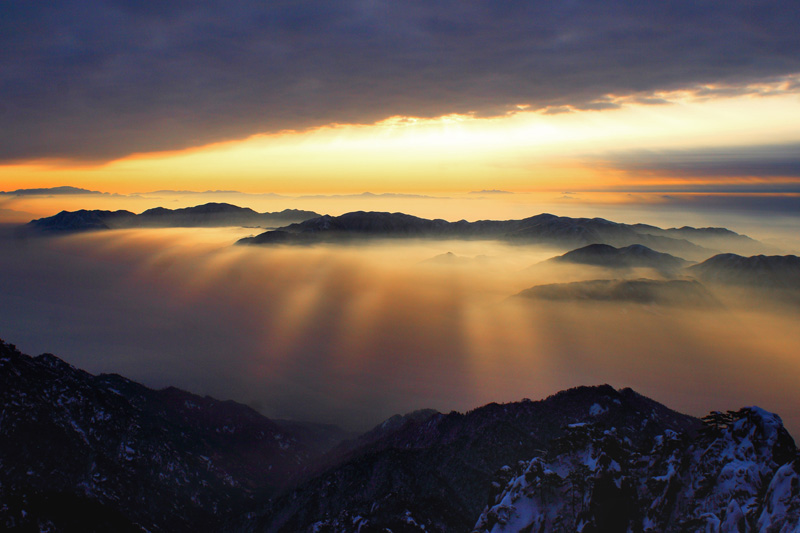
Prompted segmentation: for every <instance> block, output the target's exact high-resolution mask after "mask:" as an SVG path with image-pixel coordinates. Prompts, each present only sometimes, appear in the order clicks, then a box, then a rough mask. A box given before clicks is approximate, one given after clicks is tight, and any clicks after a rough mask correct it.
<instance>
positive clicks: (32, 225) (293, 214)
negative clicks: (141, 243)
mask: <svg viewBox="0 0 800 533" xmlns="http://www.w3.org/2000/svg"><path fill="white" fill-rule="evenodd" d="M318 216H319V214H318V213H314V212H313V211H302V210H298V209H284V210H283V211H277V212H274V213H258V212H256V211H254V210H252V209H250V208H247V207H238V206H235V205H232V204H226V203H216V202H211V203H207V204H203V205H198V206H194V207H185V208H181V209H167V208H164V207H156V208H153V209H148V210H146V211H144V212H143V213H141V214H138V215H137V214H135V213H132V212H130V211H124V210H120V211H103V210H85V209H82V210H79V211H61V212H60V213H58V214H57V215H54V216H51V217H45V218H40V219H37V220H32V221H31V222H29V223H28V224H27V225H26V226H25V227H26V228H27V229H29V230H34V231H39V232H46V233H68V232H77V231H91V230H107V229H127V228H168V227H192V228H194V227H221V226H254V227H259V226H274V225H277V224H288V223H292V222H299V221H303V220H307V219H309V218H314V217H318Z"/></svg>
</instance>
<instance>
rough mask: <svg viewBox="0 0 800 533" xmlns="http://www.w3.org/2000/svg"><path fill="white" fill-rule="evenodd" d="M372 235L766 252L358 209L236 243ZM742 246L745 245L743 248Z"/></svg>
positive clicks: (576, 225)
mask: <svg viewBox="0 0 800 533" xmlns="http://www.w3.org/2000/svg"><path fill="white" fill-rule="evenodd" d="M374 238H394V239H398V238H399V239H403V238H436V239H492V240H501V241H506V242H511V243H518V244H525V243H539V244H551V245H558V246H565V247H576V246H586V245H589V244H607V245H610V246H614V247H626V246H630V245H636V244H639V245H644V246H647V247H649V248H652V249H654V250H658V251H660V252H665V253H674V254H680V255H682V256H683V257H689V258H692V259H700V260H702V259H706V258H708V257H711V256H712V255H714V254H715V253H716V252H715V250H713V249H709V248H706V247H704V246H703V245H700V244H697V242H713V243H715V244H717V245H720V246H721V245H724V246H725V249H726V250H729V251H738V250H740V249H742V248H746V249H748V250H750V249H755V250H766V249H767V247H766V246H765V245H763V244H761V243H759V242H758V241H754V240H753V239H750V238H749V237H746V236H744V235H739V234H737V233H734V232H732V231H729V230H727V229H724V228H680V229H668V230H664V229H661V228H657V227H655V226H648V225H645V224H634V225H631V224H622V223H617V222H611V221H609V220H605V219H602V218H570V217H559V216H555V215H551V214H547V213H544V214H541V215H536V216H532V217H529V218H525V219H521V220H479V221H477V222H467V221H466V220H460V221H457V222H448V221H446V220H442V219H434V220H430V219H425V218H419V217H415V216H412V215H407V214H404V213H383V212H365V211H356V212H351V213H345V214H343V215H340V216H329V215H324V216H321V217H317V218H312V219H309V220H306V221H304V222H299V223H295V224H290V225H288V226H285V227H282V228H278V229H275V230H270V231H266V232H264V233H262V234H260V235H256V236H255V237H247V238H244V239H241V240H240V241H238V244H248V245H254V244H261V245H269V244H313V243H319V242H347V241H354V240H361V239H374ZM744 245H746V246H744ZM717 251H718V250H717Z"/></svg>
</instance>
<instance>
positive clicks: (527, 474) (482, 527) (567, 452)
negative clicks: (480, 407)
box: [475, 407, 800, 533]
mask: <svg viewBox="0 0 800 533" xmlns="http://www.w3.org/2000/svg"><path fill="white" fill-rule="evenodd" d="M705 421H706V423H707V425H706V427H704V430H703V431H701V432H700V433H699V434H697V435H696V436H694V437H693V438H689V436H687V435H686V434H680V433H676V432H674V431H671V430H667V431H665V432H664V434H663V435H660V436H659V437H658V438H656V439H655V440H654V441H653V442H652V446H651V447H646V448H642V447H641V446H636V445H634V444H633V443H632V442H630V441H628V440H627V439H624V438H620V437H621V435H620V434H619V432H618V430H617V429H616V428H614V429H613V430H610V431H609V430H607V429H603V428H601V427H598V426H597V425H596V424H580V425H573V426H571V427H570V430H569V433H568V435H567V436H565V438H564V439H563V440H562V442H560V443H559V445H558V446H556V447H554V448H552V449H551V450H549V453H548V454H546V455H543V454H540V455H539V456H537V457H534V458H533V459H530V460H527V461H522V462H520V463H518V464H517V465H514V467H513V468H509V469H508V470H507V471H506V472H505V474H506V482H505V484H504V487H503V489H502V491H501V492H500V493H499V494H498V495H497V496H496V497H495V498H494V501H493V502H492V503H491V504H490V505H489V506H487V508H486V509H485V510H484V511H483V513H482V514H481V517H480V519H479V520H478V523H477V525H476V528H475V529H476V531H480V532H485V533H488V532H492V533H500V532H519V531H554V532H555V531H563V532H567V531H583V532H604V531H609V532H610V531H620V532H625V531H653V532H655V531H659V532H662V531H663V532H673V531H674V532H678V531H787V532H788V531H800V459H799V458H798V456H797V448H796V447H795V443H794V441H793V440H792V438H791V436H790V435H789V434H788V433H787V432H786V430H785V429H784V427H783V424H782V423H781V420H780V418H779V417H778V416H777V415H774V414H772V413H768V412H766V411H764V410H762V409H759V408H758V407H749V408H744V409H741V410H740V411H738V412H729V413H727V414H723V413H714V414H712V415H710V416H709V417H706V419H705Z"/></svg>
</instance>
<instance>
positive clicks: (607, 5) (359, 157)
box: [0, 0, 800, 210]
mask: <svg viewBox="0 0 800 533" xmlns="http://www.w3.org/2000/svg"><path fill="white" fill-rule="evenodd" d="M0 15H2V16H0V50H3V51H4V53H3V54H1V55H0V125H2V128H0V190H6V191H10V190H16V189H22V188H31V187H54V186H62V185H71V186H76V187H83V188H87V189H91V190H97V191H102V192H110V193H121V194H131V193H136V192H144V191H154V190H163V189H175V190H195V191H198V190H219V189H223V190H238V191H243V192H247V193H268V192H275V193H283V194H313V193H325V194H342V193H359V192H363V191H371V192H376V193H384V192H395V193H427V194H439V195H446V194H451V193H467V192H469V191H481V190H496V189H497V190H507V191H511V192H519V193H532V192H547V193H548V194H550V195H551V197H552V198H558V197H560V196H561V194H562V193H564V192H572V193H576V192H580V193H583V194H584V197H586V198H589V197H597V196H598V195H600V194H601V193H614V194H617V195H619V194H620V193H625V194H627V193H636V194H637V195H638V196H637V197H636V198H633V197H627V199H625V198H623V200H624V201H642V199H643V198H649V199H650V201H652V199H653V198H661V201H664V197H665V196H666V195H671V198H672V199H674V198H675V197H676V195H689V196H691V197H698V196H701V197H702V198H704V199H706V200H707V201H708V202H710V203H712V204H713V203H714V202H717V203H719V202H720V201H723V202H730V203H731V204H732V205H735V206H742V205H757V206H760V208H761V209H762V210H763V209H764V207H765V206H766V207H769V208H770V209H772V208H775V209H783V210H792V209H795V208H796V207H797V206H798V204H797V202H798V199H797V195H798V194H800V155H798V154H800V149H799V148H800V127H798V124H800V31H798V29H800V28H798V23H797V21H798V20H800V6H798V5H797V3H796V2H793V1H764V2H750V1H738V0H735V1H730V2H711V1H708V2H694V1H673V0H670V1H665V2H658V3H650V2H633V1H628V2H621V1H609V2H602V3H598V2H589V1H566V2H523V1H511V2H472V1H470V2H454V1H442V2H425V1H412V2H403V3H398V2H386V1H373V0H345V1H337V2H325V1H293V2H286V1H278V2H268V3H265V2H255V1H235V2H215V1H208V2H189V1H176V2H169V3H163V2H152V1H99V0H90V1H81V2H77V1H74V2H73V1H63V2H36V3H32V2H23V1H11V2H4V3H3V5H2V6H0ZM659 195H660V196H659ZM719 195H722V196H723V200H720V198H719ZM666 200H670V198H666Z"/></svg>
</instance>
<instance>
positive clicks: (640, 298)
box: [516, 279, 720, 307]
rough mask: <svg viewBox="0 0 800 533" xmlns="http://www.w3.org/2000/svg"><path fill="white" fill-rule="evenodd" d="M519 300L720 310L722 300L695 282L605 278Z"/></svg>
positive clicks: (540, 289)
mask: <svg viewBox="0 0 800 533" xmlns="http://www.w3.org/2000/svg"><path fill="white" fill-rule="evenodd" d="M516 296H517V297H521V298H530V299H537V300H551V301H584V302H585V301H597V302H628V303H636V304H658V305H665V306H688V307H697V306H699V307H718V306H719V305H720V303H719V301H717V299H716V298H715V297H714V296H713V295H712V294H711V293H710V292H708V290H707V289H706V288H705V287H704V286H703V285H702V284H700V283H699V282H697V281H695V280H682V279H681V280H675V279H673V280H653V279H623V280H620V279H610V280H609V279H602V280H591V281H576V282H572V283H552V284H547V285H537V286H535V287H531V288H530V289H525V290H524V291H522V292H520V293H518V294H517V295H516Z"/></svg>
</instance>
